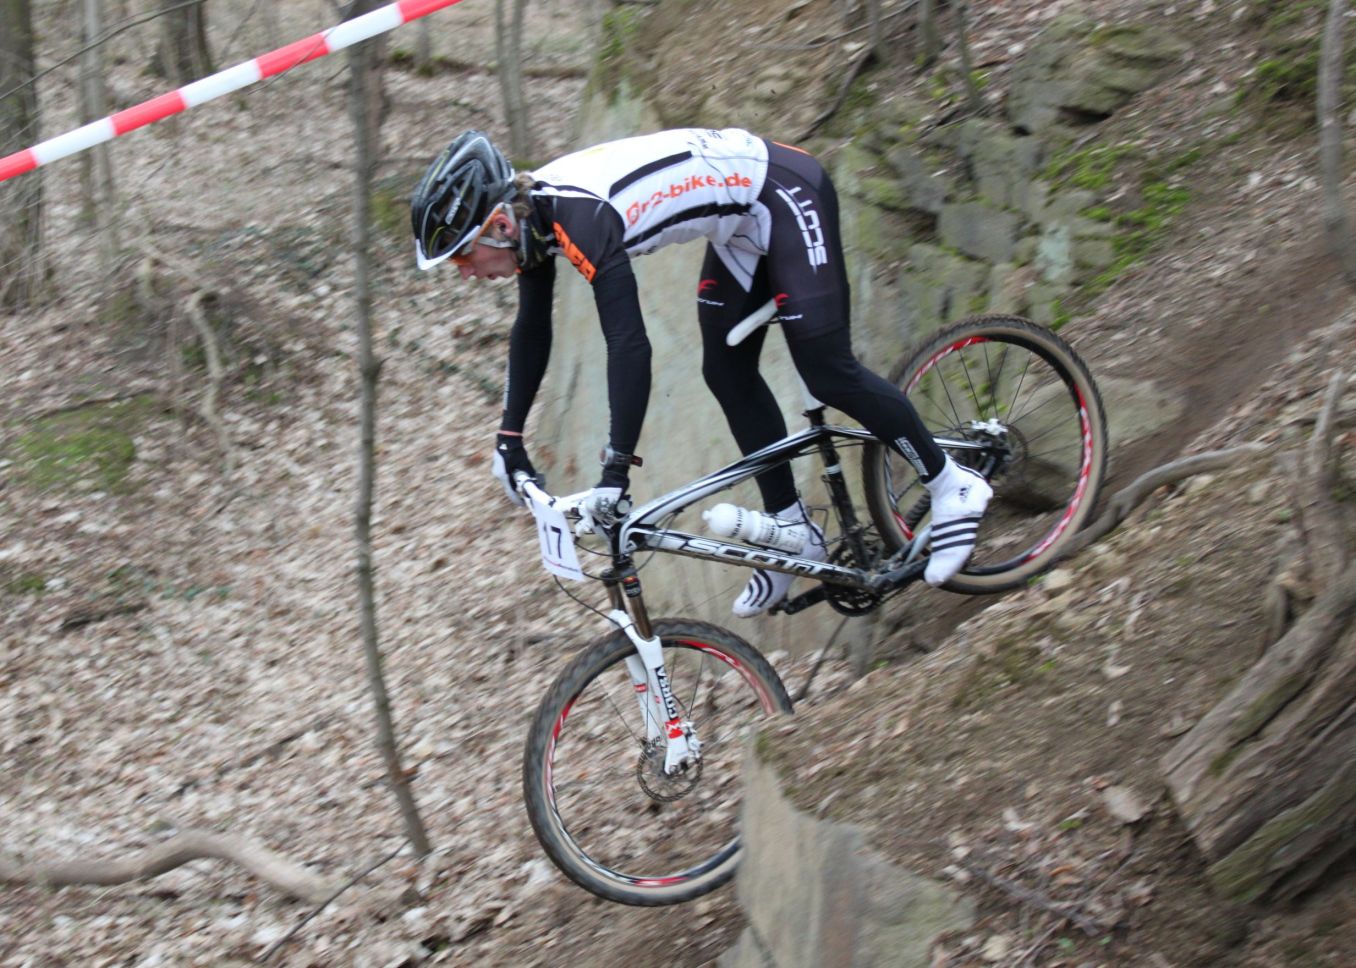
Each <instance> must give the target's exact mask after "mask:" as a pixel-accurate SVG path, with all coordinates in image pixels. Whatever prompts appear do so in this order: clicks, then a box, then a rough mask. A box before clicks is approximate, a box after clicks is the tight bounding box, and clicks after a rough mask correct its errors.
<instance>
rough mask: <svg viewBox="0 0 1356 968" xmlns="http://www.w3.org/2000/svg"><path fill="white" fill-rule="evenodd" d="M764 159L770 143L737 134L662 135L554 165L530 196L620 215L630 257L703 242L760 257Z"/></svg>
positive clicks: (565, 247)
mask: <svg viewBox="0 0 1356 968" xmlns="http://www.w3.org/2000/svg"><path fill="white" fill-rule="evenodd" d="M767 157H768V150H767V143H766V142H765V141H763V139H761V138H759V137H756V136H755V135H752V134H750V133H749V132H747V131H743V130H741V129H739V128H726V129H724V130H721V131H717V130H714V129H710V128H681V129H677V130H672V131H661V132H659V133H657V134H651V135H643V136H641V137H636V138H624V139H622V140H620V141H610V142H607V143H606V144H601V145H596V146H594V147H592V148H586V149H584V150H583V151H577V152H575V153H573V154H570V155H566V156H565V157H563V158H560V159H557V160H556V161H553V162H551V163H550V164H548V165H546V166H545V167H544V168H541V169H540V170H538V171H537V172H536V173H535V174H536V177H537V178H538V180H539V182H540V184H538V186H537V187H536V188H535V189H533V192H532V194H533V195H537V196H549V197H552V198H558V199H566V198H570V199H579V200H582V201H589V200H593V201H595V202H601V203H605V204H606V205H608V206H610V207H611V208H612V209H613V210H614V211H616V213H617V214H618V215H619V216H620V217H621V220H622V225H623V236H622V239H621V243H622V246H623V247H624V248H625V250H626V254H627V255H628V256H636V255H645V254H647V253H650V252H653V251H654V250H656V249H658V248H661V247H663V246H665V245H670V244H673V243H677V242H687V241H690V240H692V239H696V238H703V237H704V238H706V239H709V240H710V241H711V242H713V243H715V244H716V245H725V246H730V247H732V248H743V249H745V250H747V251H750V252H758V253H763V252H766V251H767V229H766V225H765V224H763V223H766V221H767V218H766V213H765V211H763V206H761V205H757V204H755V203H756V202H757V200H758V195H759V193H760V192H761V191H762V190H763V183H764V181H765V179H766V178H767ZM760 212H761V213H762V215H761V217H760V216H759V213H760ZM751 215H752V216H753V217H752V218H750V216H751ZM556 241H557V243H558V244H559V246H558V248H557V249H556V251H557V252H558V253H559V254H563V255H565V256H566V257H569V258H571V260H572V261H574V260H573V257H572V254H571V252H570V249H569V247H570V242H571V241H572V239H571V237H570V236H569V235H566V237H565V238H561V232H560V231H559V230H557V232H556ZM573 241H574V242H575V244H576V245H577V246H578V247H580V249H581V250H582V251H584V252H586V253H587V252H589V251H590V250H591V249H592V248H593V245H592V244H591V243H592V241H593V240H591V239H585V238H579V239H574V240H573ZM575 264H576V266H578V265H579V263H578V262H576V263H575Z"/></svg>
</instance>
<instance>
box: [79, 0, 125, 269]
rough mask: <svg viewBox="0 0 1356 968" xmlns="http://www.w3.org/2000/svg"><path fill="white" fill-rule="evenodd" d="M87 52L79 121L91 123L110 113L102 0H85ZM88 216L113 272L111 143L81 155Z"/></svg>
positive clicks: (105, 264) (83, 56)
mask: <svg viewBox="0 0 1356 968" xmlns="http://www.w3.org/2000/svg"><path fill="white" fill-rule="evenodd" d="M83 7H84V10H83V14H84V16H83V19H82V23H81V26H82V31H83V37H84V47H85V49H84V51H83V53H82V54H81V56H80V121H81V123H83V124H88V123H89V122H91V121H95V120H98V119H99V118H102V117H104V115H106V114H107V113H108V98H107V97H106V96H105V89H104V58H103V45H102V44H101V43H99V39H100V35H101V34H102V33H103V29H104V28H103V0H83ZM80 157H81V183H82V188H83V189H84V206H85V215H86V217H87V218H89V219H90V220H91V221H93V222H94V224H95V225H96V226H97V227H98V231H99V256H100V260H101V262H102V269H103V272H104V275H105V276H107V275H110V274H111V273H112V272H113V266H114V263H115V262H116V261H117V258H118V250H119V248H120V246H119V242H118V218H117V212H116V207H117V193H116V190H115V188H114V185H113V163H112V160H111V146H110V145H108V144H107V143H105V144H98V145H95V146H94V147H93V148H92V149H90V150H89V151H88V152H85V153H83V154H82V155H81V156H80Z"/></svg>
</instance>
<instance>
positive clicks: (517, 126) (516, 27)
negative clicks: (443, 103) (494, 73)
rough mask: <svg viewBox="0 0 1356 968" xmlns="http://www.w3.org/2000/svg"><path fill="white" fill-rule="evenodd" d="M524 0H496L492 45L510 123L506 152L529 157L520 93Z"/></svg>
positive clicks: (528, 130) (524, 102) (528, 133)
mask: <svg viewBox="0 0 1356 968" xmlns="http://www.w3.org/2000/svg"><path fill="white" fill-rule="evenodd" d="M526 8H527V0H495V2H494V27H495V30H494V46H495V57H496V58H497V60H498V61H499V65H498V66H499V70H498V74H499V90H500V92H501V93H502V94H503V96H504V114H505V116H506V117H507V118H508V123H509V154H511V155H512V156H513V157H514V158H517V159H528V158H531V157H532V129H531V126H530V123H529V121H528V117H527V100H526V98H525V97H524V96H523V12H524V10H525V9H526Z"/></svg>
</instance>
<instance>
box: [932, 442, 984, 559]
mask: <svg viewBox="0 0 1356 968" xmlns="http://www.w3.org/2000/svg"><path fill="white" fill-rule="evenodd" d="M923 486H924V487H926V488H927V489H928V491H929V492H930V493H931V494H932V537H931V547H930V551H929V555H928V565H927V568H926V569H924V571H923V579H924V580H925V581H926V582H927V583H928V584H929V585H942V584H945V583H946V582H947V581H949V580H950V579H951V578H953V577H954V576H955V574H956V572H958V571H960V570H961V568H962V567H963V566H964V565H965V562H966V561H968V560H969V558H970V552H972V551H974V550H975V537H976V535H977V534H978V533H979V521H980V518H982V517H983V516H984V509H985V508H987V507H988V506H989V499H990V498H991V497H993V488H992V487H990V486H989V482H988V481H986V480H984V478H983V477H982V476H981V475H980V474H979V472H978V471H972V470H970V468H968V467H962V466H961V465H960V464H957V463H956V462H955V461H953V460H952V459H951V458H950V457H948V458H947V459H946V466H945V467H943V468H942V471H941V473H939V474H938V475H937V476H936V477H934V478H933V479H932V480H930V481H928V483H927V484H925V485H923Z"/></svg>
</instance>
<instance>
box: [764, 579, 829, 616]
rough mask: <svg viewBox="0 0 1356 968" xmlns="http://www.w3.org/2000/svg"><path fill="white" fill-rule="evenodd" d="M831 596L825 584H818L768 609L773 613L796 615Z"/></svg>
mask: <svg viewBox="0 0 1356 968" xmlns="http://www.w3.org/2000/svg"><path fill="white" fill-rule="evenodd" d="M828 597H829V593H828V590H827V589H826V588H825V587H824V586H823V585H816V586H815V587H814V588H811V589H810V590H809V591H805V592H801V593H800V594H799V595H797V596H796V597H795V598H788V599H784V600H783V601H780V602H778V603H777V604H776V605H773V606H772V607H771V608H769V609H768V612H770V613H771V614H773V615H777V614H783V615H795V614H796V613H797V612H803V611H805V610H806V609H807V608H809V607H810V606H811V605H818V604H819V603H820V602H822V601H825V600H826V599H827V598H828Z"/></svg>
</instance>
